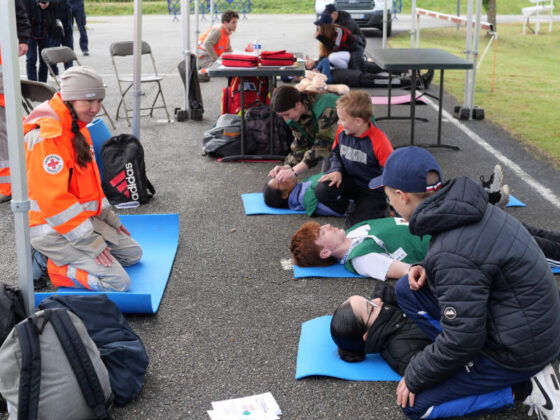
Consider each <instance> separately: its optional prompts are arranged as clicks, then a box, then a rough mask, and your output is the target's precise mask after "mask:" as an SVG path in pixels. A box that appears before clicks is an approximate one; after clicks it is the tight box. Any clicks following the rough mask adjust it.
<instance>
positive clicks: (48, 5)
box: [26, 0, 63, 82]
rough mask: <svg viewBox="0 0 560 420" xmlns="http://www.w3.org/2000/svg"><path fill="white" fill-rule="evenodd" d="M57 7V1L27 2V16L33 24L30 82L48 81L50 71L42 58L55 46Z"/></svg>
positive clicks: (40, 0)
mask: <svg viewBox="0 0 560 420" xmlns="http://www.w3.org/2000/svg"><path fill="white" fill-rule="evenodd" d="M62 1H63V0H62ZM56 7H57V0H54V1H49V0H27V16H28V18H29V22H30V23H31V36H30V38H29V49H28V50H27V57H26V63H27V67H26V68H27V79H28V80H35V81H37V80H38V81H40V82H46V81H47V76H48V69H47V65H46V64H45V62H44V61H43V58H42V57H41V51H43V49H44V48H49V47H52V46H53V45H52V43H53V41H52V38H51V34H52V32H53V28H54V26H55V25H56ZM37 58H39V73H37Z"/></svg>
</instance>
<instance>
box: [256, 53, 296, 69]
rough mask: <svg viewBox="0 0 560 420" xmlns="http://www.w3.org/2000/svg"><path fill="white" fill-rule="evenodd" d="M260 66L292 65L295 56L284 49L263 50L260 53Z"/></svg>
mask: <svg viewBox="0 0 560 420" xmlns="http://www.w3.org/2000/svg"><path fill="white" fill-rule="evenodd" d="M260 61H261V66H292V65H293V64H294V63H295V62H296V57H295V56H294V55H293V54H292V53H289V52H286V50H281V51H263V52H262V53H261V59H260Z"/></svg>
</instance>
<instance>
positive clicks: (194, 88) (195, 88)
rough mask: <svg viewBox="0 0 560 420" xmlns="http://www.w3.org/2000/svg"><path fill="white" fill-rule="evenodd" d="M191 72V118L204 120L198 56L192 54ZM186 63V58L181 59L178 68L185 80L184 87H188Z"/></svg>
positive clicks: (182, 78)
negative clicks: (197, 62)
mask: <svg viewBox="0 0 560 420" xmlns="http://www.w3.org/2000/svg"><path fill="white" fill-rule="evenodd" d="M190 58H191V61H190V69H189V70H190V72H189V73H190V74H189V80H190V85H189V102H190V105H191V119H193V120H196V121H200V120H202V114H203V113H204V105H203V104H202V94H201V93H200V84H199V82H198V71H197V64H196V56H195V55H194V54H191V56H190ZM186 67H187V66H186V64H185V60H181V61H180V62H179V64H177V69H178V70H179V75H180V76H181V80H182V81H183V87H186V85H187V84H186Z"/></svg>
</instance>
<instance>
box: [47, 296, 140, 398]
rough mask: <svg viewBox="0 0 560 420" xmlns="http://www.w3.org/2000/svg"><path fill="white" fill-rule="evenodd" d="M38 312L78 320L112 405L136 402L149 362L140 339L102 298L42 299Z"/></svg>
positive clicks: (113, 307) (105, 299)
mask: <svg viewBox="0 0 560 420" xmlns="http://www.w3.org/2000/svg"><path fill="white" fill-rule="evenodd" d="M39 308H40V309H52V308H65V309H68V310H70V311H72V313H74V314H75V315H76V316H77V317H78V318H80V319H81V320H82V322H83V323H84V325H85V327H86V329H87V331H88V333H89V336H90V337H91V339H92V340H93V342H94V343H95V344H96V345H97V348H98V349H99V353H100V354H101V360H103V363H104V364H105V366H106V367H107V370H108V371H109V380H110V381H111V389H112V390H113V394H114V395H115V404H116V405H119V406H122V405H125V404H126V403H127V402H128V401H130V400H132V399H133V398H136V396H137V395H138V394H139V393H140V391H141V390H142V387H143V386H144V375H145V374H146V370H147V368H148V364H149V362H150V360H149V358H148V354H147V353H146V349H145V348H144V344H143V343H142V340H140V337H138V335H137V334H136V333H135V332H134V330H133V329H132V328H130V326H129V325H128V322H126V319H125V317H124V316H123V314H122V313H121V311H120V310H119V308H118V307H117V306H116V305H115V304H114V303H113V302H112V301H111V300H109V298H108V297H107V296H106V295H84V296H82V295H67V296H58V295H53V296H50V297H48V298H46V299H43V301H42V302H41V303H40V304H39Z"/></svg>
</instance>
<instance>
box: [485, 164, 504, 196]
mask: <svg viewBox="0 0 560 420" xmlns="http://www.w3.org/2000/svg"><path fill="white" fill-rule="evenodd" d="M503 181H504V171H503V170H502V167H501V166H500V165H496V166H494V179H493V180H492V184H490V187H489V191H488V192H489V193H493V192H496V191H500V189H501V188H502V183H503Z"/></svg>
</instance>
